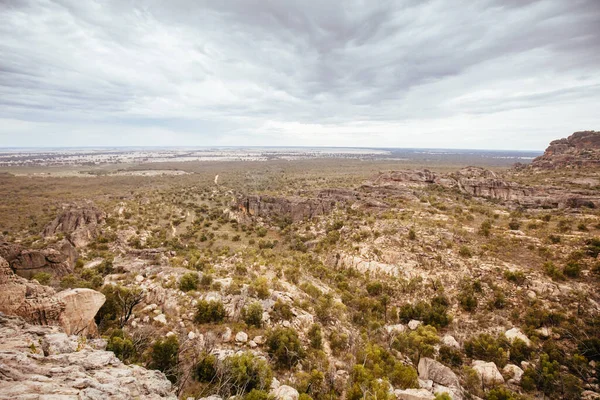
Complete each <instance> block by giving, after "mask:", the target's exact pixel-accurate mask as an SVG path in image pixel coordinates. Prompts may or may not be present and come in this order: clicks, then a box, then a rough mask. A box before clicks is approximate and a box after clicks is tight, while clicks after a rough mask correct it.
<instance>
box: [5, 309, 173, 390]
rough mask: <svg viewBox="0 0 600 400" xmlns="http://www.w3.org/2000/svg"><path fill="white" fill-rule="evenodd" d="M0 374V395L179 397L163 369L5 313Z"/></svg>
mask: <svg viewBox="0 0 600 400" xmlns="http://www.w3.org/2000/svg"><path fill="white" fill-rule="evenodd" d="M0 376H1V377H2V378H1V379H0V399H14V400H19V399H135V398H138V399H171V400H175V399H176V396H175V394H174V393H173V388H172V386H171V383H170V382H169V381H168V380H167V379H166V377H165V376H164V374H163V373H162V372H159V371H152V370H147V369H145V368H142V367H139V366H135V365H132V366H127V365H124V364H123V363H122V362H121V361H120V360H119V359H118V358H117V357H116V356H115V355H114V353H112V352H108V351H103V350H99V349H94V348H92V347H91V346H90V345H87V344H85V343H84V342H81V341H80V340H78V338H77V337H76V336H68V335H66V334H64V333H61V331H60V329H59V328H58V327H49V326H45V327H41V326H33V325H30V324H28V323H26V322H25V321H23V320H22V319H20V318H16V317H7V316H5V315H1V314H0Z"/></svg>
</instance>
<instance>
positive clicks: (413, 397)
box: [394, 389, 435, 400]
mask: <svg viewBox="0 0 600 400" xmlns="http://www.w3.org/2000/svg"><path fill="white" fill-rule="evenodd" d="M394 395H396V398H397V399H398V400H433V399H434V398H435V396H434V395H433V393H431V392H430V391H428V390H425V389H406V390H400V389H396V390H394Z"/></svg>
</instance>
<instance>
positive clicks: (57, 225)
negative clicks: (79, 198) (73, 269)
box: [42, 203, 105, 247]
mask: <svg viewBox="0 0 600 400" xmlns="http://www.w3.org/2000/svg"><path fill="white" fill-rule="evenodd" d="M104 219H105V214H104V212H102V211H100V210H99V209H97V208H96V207H95V206H94V205H93V204H92V203H85V204H83V205H69V206H66V207H65V208H64V209H63V211H62V212H61V213H60V214H59V215H58V216H57V217H56V218H55V219H54V220H53V221H52V222H50V223H49V224H48V225H47V226H46V227H45V228H44V231H43V232H42V234H43V235H44V236H55V235H57V234H59V233H63V234H65V235H67V237H68V239H69V241H70V242H71V243H72V244H73V245H74V246H75V247H84V246H87V245H88V244H89V243H90V242H91V241H92V240H94V239H95V238H96V236H97V234H98V227H99V226H100V225H101V224H102V223H103V222H104Z"/></svg>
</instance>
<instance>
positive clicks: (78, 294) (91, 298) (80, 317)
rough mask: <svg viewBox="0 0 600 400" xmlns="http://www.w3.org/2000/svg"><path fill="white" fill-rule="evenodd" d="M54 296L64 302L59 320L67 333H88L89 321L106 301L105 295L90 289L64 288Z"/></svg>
mask: <svg viewBox="0 0 600 400" xmlns="http://www.w3.org/2000/svg"><path fill="white" fill-rule="evenodd" d="M56 298H58V299H59V300H61V301H62V302H64V303H65V309H64V310H63V312H62V313H61V314H60V317H59V321H60V324H61V326H62V327H63V329H64V330H65V332H66V333H67V334H69V335H76V334H86V333H88V332H87V329H88V327H89V325H90V322H91V321H93V320H94V317H95V316H96V313H97V312H98V310H99V309H100V307H102V305H103V304H104V302H105V301H106V296H104V295H103V294H102V293H100V292H97V291H95V290H92V289H70V290H64V291H62V292H58V293H57V294H56Z"/></svg>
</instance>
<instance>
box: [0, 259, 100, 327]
mask: <svg viewBox="0 0 600 400" xmlns="http://www.w3.org/2000/svg"><path fill="white" fill-rule="evenodd" d="M0 293H2V296H0V312H2V313H4V314H7V315H15V316H19V317H21V318H23V319H24V320H26V321H27V322H30V323H33V324H37V325H60V326H62V327H63V328H64V330H65V331H66V332H67V333H68V334H72V333H81V334H88V333H93V328H94V327H95V324H94V316H95V315H96V313H97V312H98V310H99V309H100V307H101V306H102V304H104V301H105V297H104V295H103V294H102V293H100V292H97V291H95V290H91V289H71V290H65V291H62V292H59V293H56V292H55V291H54V289H52V288H51V287H48V286H44V285H40V284H39V283H37V282H35V281H28V280H27V279H24V278H22V277H20V276H18V275H15V274H14V273H13V271H12V270H11V268H10V266H9V265H8V262H7V261H6V260H5V259H3V258H0ZM90 329H91V331H90Z"/></svg>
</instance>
